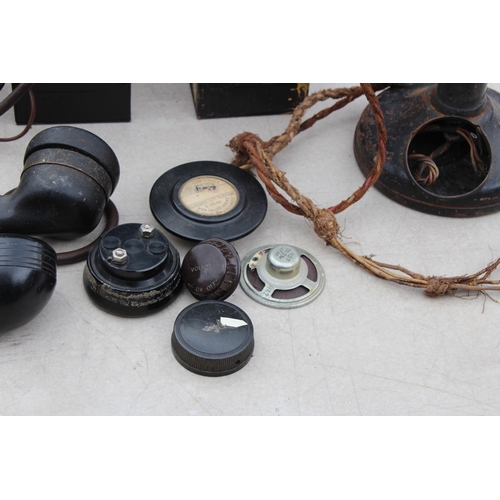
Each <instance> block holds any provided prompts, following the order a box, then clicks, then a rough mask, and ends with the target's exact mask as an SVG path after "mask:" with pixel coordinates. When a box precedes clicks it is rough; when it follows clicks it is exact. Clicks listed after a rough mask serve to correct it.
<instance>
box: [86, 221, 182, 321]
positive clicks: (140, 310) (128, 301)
mask: <svg viewBox="0 0 500 500" xmlns="http://www.w3.org/2000/svg"><path fill="white" fill-rule="evenodd" d="M142 226H143V225H141V224H136V223H130V224H122V225H119V226H116V227H114V228H113V229H110V230H109V231H107V232H106V233H104V234H103V235H102V236H101V238H100V240H99V242H98V243H97V245H95V246H94V248H93V249H92V250H91V251H90V253H89V256H88V259H87V266H86V267H85V270H84V273H83V283H84V286H85V290H86V291H87V294H88V295H89V297H90V298H91V299H92V301H93V302H94V303H95V304H96V305H97V306H98V307H100V308H101V309H104V310H105V311H107V312H109V313H112V314H116V315H118V316H126V317H137V316H145V315H147V314H150V313H152V312H155V311H158V310H160V309H162V308H163V307H165V306H167V305H168V304H170V303H171V302H172V301H173V300H174V299H175V298H176V297H177V296H178V294H179V292H180V290H181V288H182V281H181V276H180V259H179V252H178V251H177V249H176V248H175V247H174V246H173V245H172V244H171V243H170V242H169V241H168V240H167V238H166V237H165V236H164V235H163V234H162V233H161V232H160V231H159V230H157V229H153V231H152V232H150V233H148V234H143V231H141V227H142ZM120 259H121V260H120Z"/></svg>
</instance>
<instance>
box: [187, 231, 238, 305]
mask: <svg viewBox="0 0 500 500" xmlns="http://www.w3.org/2000/svg"><path fill="white" fill-rule="evenodd" d="M240 274H241V260H240V256H239V255H238V252H237V251H236V249H235V248H234V247H233V245H231V244H230V243H228V242H227V241H225V240H222V239H220V238H209V239H207V240H204V241H202V242H200V243H198V244H197V245H195V246H194V247H193V248H191V250H189V252H188V253H187V254H186V256H185V257H184V260H183V261H182V267H181V275H182V281H183V282H184V284H185V285H186V287H187V289H188V290H189V291H190V292H191V295H192V296H193V297H195V298H196V299H198V300H225V299H227V298H228V297H229V296H230V295H231V294H232V293H233V292H234V290H235V289H236V287H237V286H238V283H239V281H240Z"/></svg>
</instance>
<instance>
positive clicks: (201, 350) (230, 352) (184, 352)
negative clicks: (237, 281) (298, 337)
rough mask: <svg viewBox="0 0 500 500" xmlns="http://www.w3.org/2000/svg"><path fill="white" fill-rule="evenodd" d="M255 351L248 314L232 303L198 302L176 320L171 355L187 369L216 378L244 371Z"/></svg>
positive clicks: (187, 308) (186, 309)
mask: <svg viewBox="0 0 500 500" xmlns="http://www.w3.org/2000/svg"><path fill="white" fill-rule="evenodd" d="M253 349H254V335H253V325H252V322H251V320H250V318H249V317H248V315H247V314H246V313H245V312H244V311H242V310H241V309H240V308H239V307H237V306H235V305H234V304H230V303H229V302H220V301H217V300H208V301H203V302H195V303H194V304H191V305H190V306H188V307H186V308H185V309H184V310H183V311H182V312H181V313H180V314H179V316H178V317H177V319H176V320H175V324H174V330H173V333H172V352H173V353H174V356H175V358H176V359H177V361H178V362H179V363H180V364H181V365H182V366H184V368H186V369H188V370H190V371H192V372H194V373H197V374H199V375H207V376H212V377H217V376H221V375H229V374H230V373H234V372H236V371H238V370H240V369H241V368H243V367H244V366H245V365H246V364H247V363H248V362H249V361H250V359H251V357H252V353H253Z"/></svg>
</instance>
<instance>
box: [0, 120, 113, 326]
mask: <svg viewBox="0 0 500 500" xmlns="http://www.w3.org/2000/svg"><path fill="white" fill-rule="evenodd" d="M119 175H120V169H119V164H118V160H117V158H116V155H115V154H114V152H113V150H112V149H111V148H110V147H109V146H108V145H107V144H106V143H105V142H104V141H103V140H102V139H100V138H99V137H97V136H96V135H94V134H92V133H91V132H88V131H86V130H82V129H79V128H76V127H69V126H61V127H52V128H49V129H46V130H43V131H42V132H40V133H39V134H37V135H36V136H35V137H34V138H33V139H32V140H31V142H30V143H29V144H28V147H27V149H26V154H25V157H24V170H23V172H22V174H21V180H20V183H19V185H18V187H17V188H15V189H14V190H12V191H10V192H8V193H6V194H5V195H3V196H0V333H2V332H5V331H7V330H10V329H12V328H17V327H19V326H22V325H24V324H26V323H28V322H29V321H31V319H33V318H34V317H35V316H36V315H37V314H38V313H39V312H40V311H41V310H42V309H43V308H44V307H45V305H46V304H47V302H48V301H49V299H50V297H51V296H52V293H53V291H54V287H55V284H56V268H57V263H60V261H62V263H71V262H75V261H77V260H81V259H82V258H85V257H86V255H87V253H88V252H87V250H88V247H91V246H92V245H93V244H90V245H88V246H87V247H84V248H83V249H80V250H78V251H75V252H68V254H62V259H60V257H61V255H59V256H56V253H55V251H54V249H53V248H52V247H51V246H50V245H48V244H47V243H45V242H43V241H41V240H39V239H37V238H34V237H32V236H28V235H44V236H51V237H55V238H62V239H71V238H76V237H79V236H83V235H86V234H88V233H90V232H91V231H92V230H94V229H95V228H96V227H97V225H98V224H99V221H100V220H101V218H102V216H103V214H104V211H105V210H106V211H107V212H108V224H107V227H106V229H105V230H107V229H109V228H110V226H113V225H116V223H117V222H118V214H117V212H116V208H115V207H114V205H113V204H112V203H111V202H110V200H109V197H110V196H111V193H112V192H113V191H114V189H115V187H116V184H117V183H118V179H119Z"/></svg>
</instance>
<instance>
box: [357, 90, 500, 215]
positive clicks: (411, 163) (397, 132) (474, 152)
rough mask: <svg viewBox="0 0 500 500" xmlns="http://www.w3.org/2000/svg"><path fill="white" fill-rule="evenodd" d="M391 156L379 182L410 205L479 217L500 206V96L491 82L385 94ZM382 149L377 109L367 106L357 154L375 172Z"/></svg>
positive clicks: (382, 98) (389, 193)
mask: <svg viewBox="0 0 500 500" xmlns="http://www.w3.org/2000/svg"><path fill="white" fill-rule="evenodd" d="M379 100H380V106H381V108H382V111H383V113H384V117H385V121H386V127H387V135H388V139H387V161H386V164H385V166H384V171H383V173H382V175H381V176H380V178H379V180H378V182H377V183H376V184H375V187H377V188H378V189H379V190H380V191H381V192H382V193H384V194H385V195H387V196H388V197H389V198H391V199H393V200H394V201H396V202H398V203H400V204H402V205H405V206H407V207H410V208H413V209H415V210H419V211H421V212H426V213H430V214H435V215H443V216H449V217H473V216H479V215H485V214H489V213H493V212H496V211H498V210H500V94H499V93H497V92H495V91H494V90H492V89H488V88H487V84H485V83H470V84H469V83H460V84H451V83H440V84H409V85H400V86H394V87H391V88H389V89H388V90H386V91H384V92H382V93H381V94H380V96H379ZM376 152H377V132H376V126H375V120H374V117H373V114H372V112H371V109H370V108H369V107H368V108H366V109H365V110H364V112H363V114H362V115H361V118H360V120H359V122H358V125H357V128H356V132H355V137H354V153H355V156H356V160H357V162H358V165H359V167H360V169H361V170H362V172H363V173H364V174H365V175H368V173H369V171H370V170H371V168H372V167H373V162H374V158H375V155H376Z"/></svg>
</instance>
